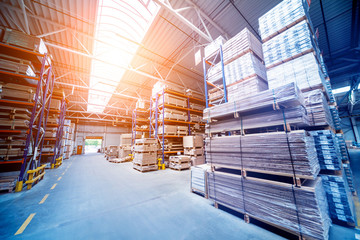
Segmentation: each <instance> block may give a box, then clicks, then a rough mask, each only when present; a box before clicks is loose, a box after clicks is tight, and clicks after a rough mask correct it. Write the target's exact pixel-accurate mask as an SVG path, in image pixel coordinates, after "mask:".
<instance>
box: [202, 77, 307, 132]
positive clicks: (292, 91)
mask: <svg viewBox="0 0 360 240" xmlns="http://www.w3.org/2000/svg"><path fill="white" fill-rule="evenodd" d="M284 106H286V109H284V110H283V111H274V109H279V108H284ZM303 106H304V98H303V95H302V94H301V92H300V91H299V89H298V88H297V86H296V85H295V84H294V83H289V84H287V85H285V86H281V87H278V88H276V89H273V90H266V91H263V92H260V93H255V94H254V95H252V96H249V97H248V98H245V99H240V100H237V101H234V102H227V103H224V104H221V105H215V106H213V107H210V108H206V109H205V110H204V116H203V117H204V119H206V120H208V121H211V120H214V121H211V123H208V124H207V125H206V130H205V131H206V133H208V134H210V133H221V132H226V131H237V130H240V129H243V130H251V129H257V128H262V127H276V126H282V125H283V124H284V116H285V118H286V124H287V125H290V126H293V127H297V128H298V127H305V126H308V125H309V118H308V116H307V113H306V110H305V108H304V107H303ZM236 113H239V114H240V115H241V118H240V117H238V116H236V115H237V114H236ZM217 120H219V121H217ZM220 120H221V121H220Z"/></svg>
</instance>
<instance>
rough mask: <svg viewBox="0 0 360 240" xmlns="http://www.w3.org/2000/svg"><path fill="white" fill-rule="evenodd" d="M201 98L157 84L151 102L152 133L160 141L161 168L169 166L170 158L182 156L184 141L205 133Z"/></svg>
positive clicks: (192, 93)
mask: <svg viewBox="0 0 360 240" xmlns="http://www.w3.org/2000/svg"><path fill="white" fill-rule="evenodd" d="M202 97H203V96H202V95H201V94H200V93H198V92H196V91H193V90H190V89H184V87H183V86H179V85H176V84H164V83H162V82H158V83H156V84H155V85H154V87H153V91H152V99H151V112H150V119H151V126H150V127H151V133H152V137H154V138H156V139H158V141H159V143H160V147H161V149H159V154H160V157H161V158H162V164H165V166H168V165H169V157H170V156H171V155H176V154H178V153H183V151H184V149H183V140H182V138H183V137H185V136H187V135H191V134H194V133H201V132H203V131H204V125H205V124H204V120H203V118H202V110H203V109H204V100H202Z"/></svg>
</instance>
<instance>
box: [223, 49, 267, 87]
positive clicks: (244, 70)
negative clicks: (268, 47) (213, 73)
mask: <svg viewBox="0 0 360 240" xmlns="http://www.w3.org/2000/svg"><path fill="white" fill-rule="evenodd" d="M255 75H256V76H259V77H260V78H262V79H263V80H266V69H265V66H264V64H263V63H262V61H261V60H260V59H259V58H257V57H256V56H255V55H254V54H252V53H247V54H245V55H243V56H241V57H239V58H237V59H235V60H234V61H232V62H231V63H229V64H227V65H225V81H226V85H230V84H232V83H235V82H237V81H240V80H242V79H245V78H248V77H252V76H255Z"/></svg>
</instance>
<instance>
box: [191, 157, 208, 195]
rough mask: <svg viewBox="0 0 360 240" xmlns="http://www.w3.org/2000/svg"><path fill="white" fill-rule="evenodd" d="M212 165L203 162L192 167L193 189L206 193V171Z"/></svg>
mask: <svg viewBox="0 0 360 240" xmlns="http://www.w3.org/2000/svg"><path fill="white" fill-rule="evenodd" d="M208 170H210V165H207V164H202V165H197V166H192V167H191V190H192V191H196V192H200V193H203V194H206V191H207V189H206V171H208Z"/></svg>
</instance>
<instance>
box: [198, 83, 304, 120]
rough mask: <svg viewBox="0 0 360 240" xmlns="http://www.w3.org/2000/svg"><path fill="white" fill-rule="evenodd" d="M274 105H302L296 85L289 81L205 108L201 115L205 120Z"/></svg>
mask: <svg viewBox="0 0 360 240" xmlns="http://www.w3.org/2000/svg"><path fill="white" fill-rule="evenodd" d="M274 105H278V106H281V107H284V108H288V107H294V106H299V105H304V98H303V95H302V93H301V92H300V90H299V89H298V87H297V86H296V85H295V84H294V83H289V84H287V85H284V86H281V87H278V88H276V89H271V90H266V91H262V92H259V93H257V94H254V95H251V96H249V97H248V98H246V99H240V100H237V101H234V102H227V103H224V104H221V105H217V106H213V107H210V108H206V109H204V114H203V117H204V119H205V120H207V119H208V118H216V117H224V116H230V115H232V116H233V115H234V113H235V112H238V113H244V112H249V111H254V110H257V109H262V108H269V107H272V106H274Z"/></svg>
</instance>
